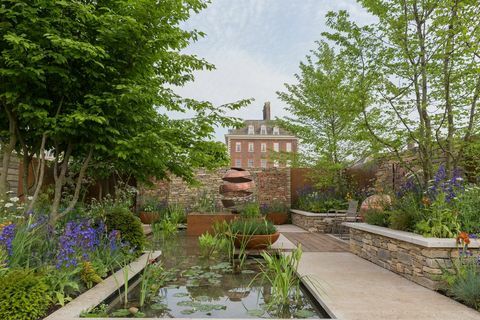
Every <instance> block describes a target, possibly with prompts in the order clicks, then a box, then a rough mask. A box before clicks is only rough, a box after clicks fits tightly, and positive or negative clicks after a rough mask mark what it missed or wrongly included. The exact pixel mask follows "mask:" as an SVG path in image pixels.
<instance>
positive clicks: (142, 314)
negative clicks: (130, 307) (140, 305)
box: [134, 311, 145, 318]
mask: <svg viewBox="0 0 480 320" xmlns="http://www.w3.org/2000/svg"><path fill="white" fill-rule="evenodd" d="M144 317H145V313H143V312H141V311H138V312H137V313H135V315H134V318H144Z"/></svg>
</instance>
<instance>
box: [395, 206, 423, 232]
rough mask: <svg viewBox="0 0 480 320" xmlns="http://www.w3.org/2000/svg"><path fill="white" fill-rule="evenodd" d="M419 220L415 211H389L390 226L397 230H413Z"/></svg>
mask: <svg viewBox="0 0 480 320" xmlns="http://www.w3.org/2000/svg"><path fill="white" fill-rule="evenodd" d="M417 222H418V216H417V214H416V213H415V212H410V211H403V210H393V211H390V212H389V217H388V226H389V227H390V228H392V229H395V230H402V231H413V230H414V228H415V224H416V223H417Z"/></svg>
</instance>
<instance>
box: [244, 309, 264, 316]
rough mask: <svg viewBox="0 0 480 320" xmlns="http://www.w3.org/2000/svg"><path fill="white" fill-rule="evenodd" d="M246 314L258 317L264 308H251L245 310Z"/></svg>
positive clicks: (261, 314)
mask: <svg viewBox="0 0 480 320" xmlns="http://www.w3.org/2000/svg"><path fill="white" fill-rule="evenodd" d="M247 313H248V315H250V316H252V317H258V318H260V317H261V316H263V314H264V313H265V310H262V309H252V310H248V311H247Z"/></svg>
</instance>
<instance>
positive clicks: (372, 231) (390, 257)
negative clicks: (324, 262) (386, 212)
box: [343, 223, 480, 290]
mask: <svg viewBox="0 0 480 320" xmlns="http://www.w3.org/2000/svg"><path fill="white" fill-rule="evenodd" d="M343 225H344V226H346V227H348V228H350V251H351V252H352V253H354V254H356V255H357V256H359V257H362V258H364V259H367V260H369V261H371V262H373V263H375V264H377V265H379V266H381V267H383V268H385V269H388V270H390V271H392V272H395V273H397V274H399V275H401V276H403V277H405V278H407V279H409V280H412V281H414V282H416V283H418V284H420V285H422V286H424V287H427V288H429V289H432V290H437V289H439V287H440V285H441V279H440V278H441V275H442V274H443V272H444V271H445V270H446V269H449V268H450V267H451V266H452V259H455V258H458V256H459V249H458V247H457V244H456V241H455V239H446V238H426V237H423V236H421V235H418V234H415V233H411V232H405V231H397V230H392V229H389V228H384V227H378V226H373V225H369V224H366V223H343ZM469 248H470V249H472V251H476V252H478V251H479V248H480V241H478V240H471V243H470V245H469Z"/></svg>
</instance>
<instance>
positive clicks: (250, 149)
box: [248, 142, 254, 152]
mask: <svg viewBox="0 0 480 320" xmlns="http://www.w3.org/2000/svg"><path fill="white" fill-rule="evenodd" d="M253 151H254V148H253V142H249V143H248V152H253Z"/></svg>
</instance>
